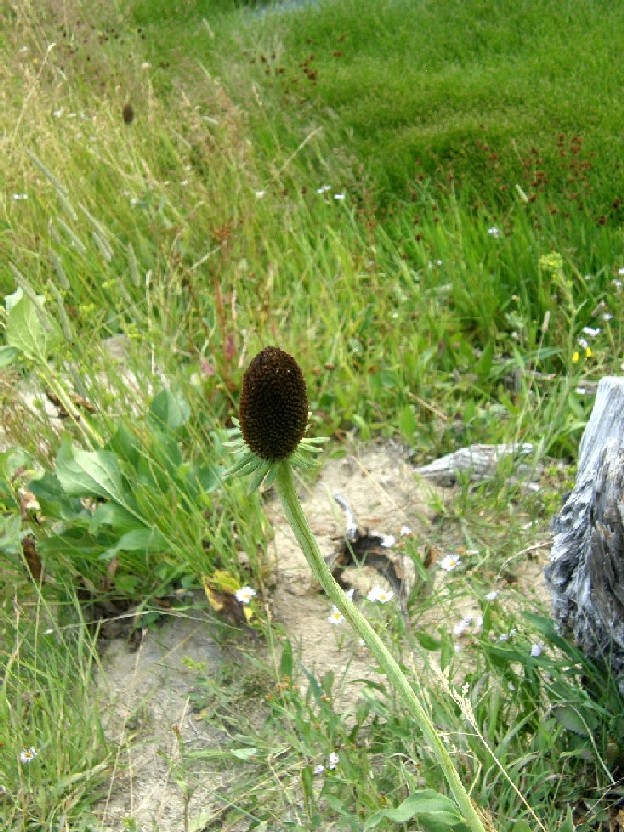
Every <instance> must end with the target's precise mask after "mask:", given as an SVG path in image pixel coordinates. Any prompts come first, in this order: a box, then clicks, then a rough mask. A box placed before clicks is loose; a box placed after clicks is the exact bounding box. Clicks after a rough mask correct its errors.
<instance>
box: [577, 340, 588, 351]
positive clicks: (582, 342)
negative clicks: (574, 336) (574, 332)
mask: <svg viewBox="0 0 624 832" xmlns="http://www.w3.org/2000/svg"><path fill="white" fill-rule="evenodd" d="M578 345H579V347H581V348H582V349H584V350H586V349H587V347H588V346H589V341H588V340H587V338H579V339H578Z"/></svg>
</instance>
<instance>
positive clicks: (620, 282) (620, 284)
mask: <svg viewBox="0 0 624 832" xmlns="http://www.w3.org/2000/svg"><path fill="white" fill-rule="evenodd" d="M613 285H614V286H615V288H616V289H617V290H618V292H619V291H620V289H621V288H622V281H621V280H614V281H613Z"/></svg>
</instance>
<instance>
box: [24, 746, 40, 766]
mask: <svg viewBox="0 0 624 832" xmlns="http://www.w3.org/2000/svg"><path fill="white" fill-rule="evenodd" d="M38 753H39V752H38V751H37V749H36V748H35V747H34V745H31V746H30V748H22V750H21V751H20V762H21V763H22V765H25V766H27V765H28V763H32V761H33V760H34V759H35V757H36V756H37V754H38Z"/></svg>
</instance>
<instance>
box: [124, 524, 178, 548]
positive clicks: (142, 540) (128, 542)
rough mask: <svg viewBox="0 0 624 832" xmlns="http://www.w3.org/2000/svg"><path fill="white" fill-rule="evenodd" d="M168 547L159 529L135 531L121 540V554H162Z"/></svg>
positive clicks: (145, 528) (128, 533)
mask: <svg viewBox="0 0 624 832" xmlns="http://www.w3.org/2000/svg"><path fill="white" fill-rule="evenodd" d="M166 547H167V541H166V540H165V538H164V537H163V536H162V534H161V533H160V532H159V531H158V529H148V528H147V527H146V526H145V527H143V528H142V529H134V530H133V531H131V532H127V533H126V534H124V535H122V536H121V537H120V538H119V543H118V544H117V547H116V548H117V550H118V551H120V552H160V551H162V550H163V549H165V548H166Z"/></svg>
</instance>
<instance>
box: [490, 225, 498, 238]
mask: <svg viewBox="0 0 624 832" xmlns="http://www.w3.org/2000/svg"><path fill="white" fill-rule="evenodd" d="M488 234H489V235H490V237H496V238H497V239H498V238H499V237H500V236H501V230H500V228H497V227H496V226H495V225H493V226H491V228H488Z"/></svg>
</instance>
